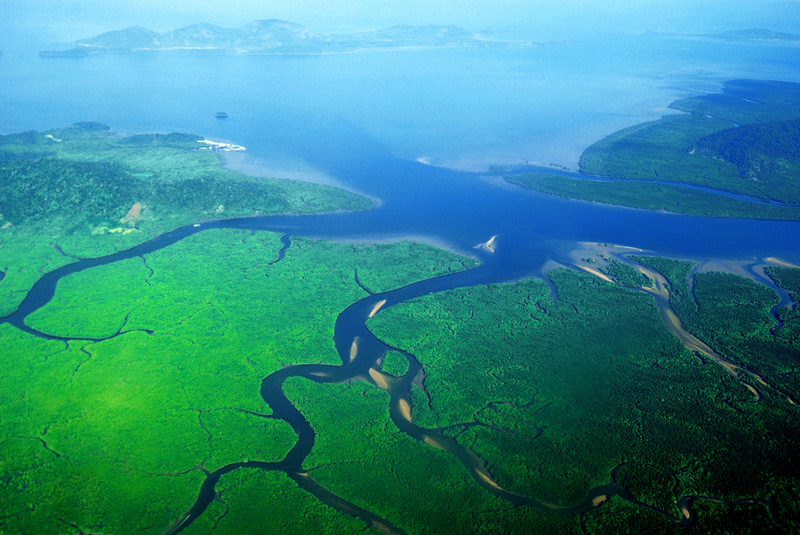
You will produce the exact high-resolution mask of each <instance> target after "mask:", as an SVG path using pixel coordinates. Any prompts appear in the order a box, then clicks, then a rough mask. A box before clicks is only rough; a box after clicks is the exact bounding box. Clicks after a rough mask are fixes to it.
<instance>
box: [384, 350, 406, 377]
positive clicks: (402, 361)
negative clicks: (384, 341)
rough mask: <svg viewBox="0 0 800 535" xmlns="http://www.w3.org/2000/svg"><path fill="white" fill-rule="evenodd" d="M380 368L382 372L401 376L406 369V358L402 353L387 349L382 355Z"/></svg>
mask: <svg viewBox="0 0 800 535" xmlns="http://www.w3.org/2000/svg"><path fill="white" fill-rule="evenodd" d="M381 369H382V370H383V372H384V373H388V374H389V375H394V376H395V377H402V376H403V375H405V374H406V372H407V371H408V359H407V358H406V357H405V355H403V354H402V353H398V352H397V351H389V352H388V353H386V355H385V356H384V357H383V363H382V364H381Z"/></svg>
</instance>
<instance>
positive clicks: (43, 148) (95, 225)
mask: <svg viewBox="0 0 800 535" xmlns="http://www.w3.org/2000/svg"><path fill="white" fill-rule="evenodd" d="M201 139H202V138H200V137H198V136H193V135H189V134H168V135H160V134H152V135H138V136H130V137H119V136H117V135H115V134H114V133H112V132H111V131H110V130H109V129H108V127H107V126H105V125H100V124H97V123H78V124H76V125H73V126H71V127H69V128H64V129H58V130H51V131H49V132H46V133H41V132H25V133H21V134H12V135H8V136H0V227H2V228H0V258H2V264H0V270H2V271H3V272H5V273H6V276H5V278H4V279H3V281H2V283H0V315H5V314H8V313H10V312H12V311H13V310H14V309H15V308H16V306H17V305H18V304H19V302H20V300H21V299H22V298H23V297H24V295H25V293H26V292H27V291H28V289H29V288H30V287H31V285H32V284H33V283H34V282H35V281H36V280H37V279H38V278H39V277H40V276H41V274H42V273H45V272H47V271H51V270H52V269H55V268H57V267H59V266H61V265H64V264H66V263H69V262H72V261H73V259H72V258H70V257H69V256H65V255H64V254H62V252H60V251H59V249H58V248H57V247H56V246H58V247H60V249H61V250H62V251H63V252H64V253H66V254H67V255H73V256H79V257H91V256H101V255H105V254H109V253H111V252H114V251H117V250H121V249H125V248H128V247H131V246H133V245H136V244H138V243H141V242H143V241H146V240H147V239H149V238H151V237H152V236H154V235H156V234H159V233H161V232H165V231H167V230H171V229H173V228H176V227H179V226H182V225H186V224H189V223H192V222H195V221H201V220H204V219H209V218H219V217H233V216H245V215H251V214H256V213H261V214H278V213H289V212H293V213H312V212H320V211H335V210H341V209H345V210H361V209H366V208H369V207H370V206H371V205H372V203H371V201H369V200H368V199H366V198H364V197H361V196H358V195H355V194H353V193H350V192H347V191H343V190H340V189H336V188H331V187H327V186H321V185H317V184H307V183H302V182H295V181H289V180H271V179H263V178H254V177H249V176H247V175H243V174H241V173H237V172H234V171H231V170H228V169H225V168H223V167H222V160H221V157H220V155H219V153H216V152H211V151H207V150H202V151H201V150H198V148H200V147H202V146H203V144H201V143H198V140H201Z"/></svg>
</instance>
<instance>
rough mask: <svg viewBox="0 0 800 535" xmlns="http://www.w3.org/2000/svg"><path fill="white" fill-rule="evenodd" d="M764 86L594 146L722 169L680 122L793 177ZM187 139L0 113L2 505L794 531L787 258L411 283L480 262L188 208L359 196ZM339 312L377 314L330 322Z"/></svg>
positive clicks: (798, 322) (32, 514)
mask: <svg viewBox="0 0 800 535" xmlns="http://www.w3.org/2000/svg"><path fill="white" fill-rule="evenodd" d="M763 91H764V88H763V87H761V86H753V85H751V84H744V83H742V84H738V85H737V84H736V83H734V84H729V86H726V90H725V92H724V93H723V94H722V95H721V96H719V97H718V98H714V99H708V100H707V101H706V100H704V99H702V98H701V99H689V100H687V101H679V102H678V103H676V104H675V105H674V106H675V107H677V108H679V109H682V110H685V111H689V112H691V114H690V115H688V116H680V117H688V119H680V120H679V122H680V121H683V122H685V121H688V123H686V124H689V123H691V124H692V125H693V126H692V127H691V134H687V133H686V132H687V129H686V128H688V127H685V126H681V127H680V128H677V129H676V128H673V126H675V125H674V124H672V123H673V122H674V119H665V120H663V122H656V123H652V124H649V125H647V126H646V127H644V128H639V129H636V128H634V129H632V130H629V131H623V132H627V133H625V134H624V135H623V134H620V135H619V136H617V137H615V138H614V139H612V140H605V141H603V142H601V144H600V145H599V146H600V148H599V149H598V148H597V147H594V148H591V149H590V150H589V151H588V152H587V155H586V157H585V159H584V165H586V166H587V171H591V170H592V169H593V170H594V171H596V172H598V173H600V172H602V173H609V174H613V175H617V174H619V175H620V176H622V175H624V174H625V173H626V172H628V171H625V169H623V168H622V167H620V166H621V165H622V163H621V162H622V161H623V160H625V158H623V157H622V156H620V155H619V154H617V152H615V151H617V150H620V149H619V146H620V143H617V142H615V141H614V140H617V141H619V140H621V139H623V138H625V139H627V136H631V138H630V140H629V142H626V143H621V145H622V146H625V147H628V148H630V150H633V151H634V153H636V151H637V150H640V149H641V147H639V149H637V148H636V147H637V145H636V143H634V141H633V140H634V139H644V138H641V137H640V138H637V137H636V136H645V138H646V139H649V140H653V139H660V140H663V141H664V144H665V145H664V147H665V148H664V150H663V152H662V153H660V154H662V155H663V157H664V159H658V158H659V157H655V156H654V157H653V158H654V159H653V160H652V161H651V162H649V163H646V164H645V163H644V162H642V164H641V165H642V167H641V168H639V169H640V171H641V170H642V169H645V168H646V169H650V170H653V171H655V170H657V169H660V167H659V166H662V165H674V166H675V169H685V170H686V172H687V173H690V171H691V170H693V169H698V168H700V167H702V166H706V167H703V169H706V170H708V169H711V167H708V166H709V165H711V164H709V162H706V161H705V160H697V161H698V162H701V163H685V162H682V161H680V162H679V161H678V160H672V159H671V158H672V156H670V155H674V154H683V152H681V151H682V149H679V148H677V147H679V146H680V147H684V146H685V145H686V143H689V144H691V146H692V147H696V149H694V150H695V153H694V154H693V156H694V155H696V156H697V158H710V159H711V160H713V161H714V162H716V163H715V164H713V165H716V167H714V169H716V171H714V172H715V173H717V174H716V175H714V177H716V178H713V180H711V181H709V182H704V184H706V185H712V186H714V187H718V188H721V189H726V190H728V191H736V192H738V193H743V194H747V195H752V196H756V197H759V198H769V199H780V200H782V201H787V202H793V201H795V200H796V199H795V198H793V197H792V196H791V194H790V191H789V190H790V189H791V188H786V187H785V186H786V181H787V180H789V179H788V178H787V177H788V176H789V175H788V174H786V173H789V174H791V173H790V172H789V171H786V169H791V168H790V167H789V168H782V167H780V166H777V167H775V165H777V164H776V163H775V162H776V161H781V162H783V161H784V160H785V161H786V162H788V163H787V165H789V164H791V165H794V164H792V162H794V161H795V160H794V158H795V155H794V152H793V149H792V147H791V146H790V145H786V146H781V147H778V146H776V147H773V148H772V149H770V150H767V149H765V148H764V147H763V146H762V145H760V144H759V143H757V142H754V141H752V140H753V139H762V138H763V137H764V136H768V135H779V136H782V135H783V134H782V133H780V132H791V131H794V130H793V129H794V128H795V127H796V125H795V124H794V123H785V122H781V121H779V120H778V118H779V116H780V117H784V116H785V113H784V112H781V113H777V112H775V117H774V119H775V121H773V122H766V123H765V122H764V118H765V117H771V116H769V115H768V114H767V112H752V113H749V114H748V112H747V111H746V110H742V109H738V110H737V109H736V106H737V105H739V100H740V99H738V98H736V97H740V96H742V95H747V98H748V99H751V100H756V99H757V97H758V98H762V99H763V98H764V97H763V94H762V92H763ZM770 91H772V93H770V94H772V95H773V97H774V98H773V100H771V101H769V102H771V103H772V104H771V105H772V106H773V107H780V106H782V105H783V104H782V103H784V102H786V100H787V99H788V98H789V97H792V98H794V96H793V95H795V93H793V92H792V91H795V88H794V86H783V85H775V86H774V87H771V88H770ZM780 91H784V93H780ZM726 110H727V111H726ZM705 115H711V116H712V118H705V119H700V117H704V116H705ZM798 116H800V109H798ZM676 117H677V116H676ZM693 121H694V122H693ZM706 121H708V122H706ZM726 121H727V122H726ZM730 121H735V122H737V124H740V125H743V126H741V127H737V130H736V132H735V133H733V134H731V133H725V132H727V130H725V128H727V127H724V124H727V125H729V124H730ZM695 123H696V124H695ZM756 123H757V124H756ZM773 123H774V124H773ZM681 124H683V123H681ZM744 125H754V126H753V128H749V129H746V130H745V127H744ZM700 134H702V136H700V137H697V136H699V135H700ZM717 134H718V136H717ZM732 135H733V136H736V135H739V136H741V142H742V148H741V149H740V150H736V149H733V148H730V147H731V142H730V140H728V139H727V138H726V137H725V136H732ZM715 136H717V137H715ZM720 136H721V137H720ZM203 141H204V140H203V139H202V138H200V137H197V136H192V135H188V134H168V135H164V134H153V135H136V136H123V135H120V134H117V133H115V132H113V131H111V130H110V129H109V128H108V127H106V126H104V125H100V124H96V123H79V124H76V125H73V126H72V127H69V128H64V129H59V130H52V131H49V132H45V133H40V132H26V133H22V134H14V135H8V136H0V212H2V220H1V221H0V223H2V229H0V262H1V263H2V265H0V269H2V272H3V274H4V276H3V277H2V279H0V340H1V341H2V358H3V373H2V374H0V480H2V481H3V483H4V485H3V492H2V495H0V533H8V534H12V533H53V534H64V535H77V534H85V533H105V534H124V533H134V532H137V533H143V534H153V535H157V534H162V533H168V534H174V533H186V534H207V533H212V532H213V533H214V534H216V535H224V534H231V535H234V534H242V533H290V534H298V535H300V534H306V533H328V534H348V533H356V532H364V533H367V532H370V533H374V532H385V533H393V534H402V533H407V534H426V533H436V534H451V533H452V534H464V533H519V534H523V533H525V534H528V533H541V534H575V535H579V534H596V535H612V534H620V533H659V534H684V533H685V534H701V533H702V534H705V533H742V534H744V533H770V534H775V533H778V534H787V535H788V534H791V533H797V532H798V531H800V471H799V470H798V466H800V450H798V448H797V444H798V443H800V412H798V407H797V405H796V403H797V402H798V400H800V366H799V365H798V362H800V312H798V311H800V308H798V303H800V269H799V268H796V267H791V266H788V265H779V264H778V263H776V262H772V263H770V262H766V261H765V262H764V263H763V265H762V266H760V268H759V269H760V270H758V269H753V270H752V271H751V272H749V276H743V275H741V274H734V273H731V272H727V271H726V272H723V271H720V270H714V269H704V267H703V266H702V265H700V264H699V263H697V262H694V261H688V260H684V259H672V258H665V257H660V256H653V255H650V254H648V253H646V252H644V251H637V252H635V253H634V252H632V251H631V250H630V249H623V248H615V247H613V246H606V245H603V246H600V245H599V244H595V245H596V246H597V247H596V248H595V249H585V250H582V251H580V252H579V253H576V254H577V256H576V258H579V257H580V260H577V259H575V260H574V261H573V262H566V261H564V262H563V263H561V264H559V265H556V266H551V267H552V269H549V270H548V271H546V272H543V273H542V274H541V277H540V278H527V279H524V280H518V281H515V282H508V283H493V284H466V283H465V284H463V285H461V286H457V287H454V288H451V289H446V290H444V291H438V290H437V291H433V290H431V291H427V289H428V287H426V286H424V284H425V283H426V282H430V281H432V280H436V279H437V278H440V279H444V278H446V277H447V276H449V277H458V276H462V275H468V274H470V273H475V271H470V270H479V269H481V267H483V266H480V265H479V263H478V262H477V261H476V260H475V259H473V258H467V257H465V256H461V255H458V254H456V253H454V252H450V251H447V250H444V249H441V248H437V247H433V246H431V245H427V244H423V243H416V242H410V241H401V242H397V243H381V244H351V243H338V242H332V241H324V240H319V239H310V238H304V237H297V236H289V235H286V234H285V233H282V232H274V231H268V230H252V229H241V228H210V229H207V230H206V229H200V230H198V229H195V228H194V227H193V225H196V224H199V223H197V222H201V221H206V220H212V219H223V218H229V217H236V216H250V215H254V214H287V213H291V214H311V213H319V212H335V211H340V210H346V211H356V210H364V209H368V208H370V207H371V206H372V205H373V202H372V201H371V200H369V199H366V198H365V197H362V196H359V195H357V194H355V193H351V192H347V191H343V190H340V189H336V188H332V187H327V186H321V185H315V184H308V183H302V182H293V181H287V180H269V179H262V178H255V177H250V176H247V175H244V174H241V173H237V172H234V171H231V170H229V169H226V168H224V167H223V166H222V160H221V156H220V154H219V152H217V151H214V150H200V149H203V148H204V147H207V146H208V144H207V143H203ZM642 142H644V141H642ZM615 143H617V144H616V145H615ZM648 143H649V141H648ZM734 145H735V143H734ZM686 146H688V145H686ZM604 147H605V148H604ZM614 147H617V148H614ZM631 147H633V148H631ZM715 147H716V148H715ZM725 147H727V148H725ZM795 148H796V147H795ZM601 149H602V151H606V150H608V152H602V154H601V152H598V151H600V150H601ZM670 151H672V152H670ZM714 151H716V152H714ZM634 153H631V154H634ZM712 153H713V154H715V155H716V156H715V157H709V156H704V155H703V154H712ZM717 157H718V158H719V159H717ZM693 161H694V160H693ZM771 165H772V166H773V167H770V166H771ZM764 169H769V173H771V174H769V173H768V174H769V177H771V178H769V179H767V178H766V175H764V177H765V178H764V180H763V181H762V182H763V183H760V184H758V185H757V186H758V187H755V186H752V185H750V184H748V185H747V186H746V187H745V186H739V185H738V184H739V182H737V181H741V180H750V179H749V178H748V177H750V176H751V174H752V173H761V172H762V171H763V170H764ZM623 171H625V172H623ZM670 172H671V171H670ZM693 172H694V171H691V173H693ZM708 172H709V173H711V171H708ZM647 173H650V171H641V173H640V174H638V175H636V176H631V177H630V178H638V179H640V180H642V181H631V182H630V184H633V185H638V184H647V182H643V180H646V179H647V178H648V177H649V176H650V175H649V174H647ZM691 173H690V174H691ZM665 174H666V173H665ZM659 176H661V172H659ZM675 176H679V175H675ZM687 176H688V175H687ZM759 176H761V175H759ZM559 179H560V178H559ZM662 179H663V178H662ZM576 180H577V179H576ZM723 186H725V187H724V188H723ZM659 187H667V186H659ZM759 188H760V189H759ZM676 191H677V190H676ZM681 191H684V190H681ZM670 195H671V193H670ZM604 202H605V201H604ZM737 209H738V208H737ZM787 209H788V208H787ZM776 210H777V208H776ZM176 229H178V230H180V229H184V230H183V232H185V235H181V236H182V237H181V238H180V239H177V238H176V239H174V240H172V241H169V242H164V243H163V244H162V245H160V246H158V247H153V248H151V249H142V250H141V251H140V252H137V251H139V250H137V249H133V251H134V253H132V254H129V255H127V256H118V257H114V256H110V257H106V255H113V254H115V253H117V254H119V253H118V252H121V253H124V252H125V251H128V250H131V248H134V247H136V246H139V245H141V244H146V243H147V242H149V241H153V239H154V238H155V239H158V238H157V237H159V236H162V237H163V236H169V235H170V232H175V231H176ZM201 230H202V231H201ZM162 239H166V238H162ZM490 242H492V243H493V242H494V238H493V239H492V240H490ZM487 243H488V242H487ZM484 245H485V244H484ZM487 248H488V247H487ZM586 251H589V252H586ZM488 254H490V253H487V255H488ZM103 258H108V259H110V260H108V261H104V260H103ZM86 259H95V260H97V263H96V264H91V265H88V264H86V261H87V260H86ZM81 263H83V264H81ZM72 265H76V266H77V265H86V266H87V267H86V268H85V269H76V270H75V271H74V272H70V271H65V270H68V269H69V267H70V266H72ZM59 270H61V271H59ZM54 273H55V274H59V273H61V274H62V275H60V276H59V278H58V280H57V284H55V285H54V286H53V288H52V296H49V295H48V296H46V297H47V298H46V299H42V301H41V303H40V304H39V305H37V306H32V305H29V301H28V299H29V298H31V295H34V294H37V292H39V293H42V294H44V293H45V290H41V286H42V284H43V282H42V281H45V282H46V281H47V280H49V279H48V277H50V276H52V274H54ZM418 284H422V285H423V286H415V285H418ZM415 287H418V288H421V289H420V290H419V291H418V292H417V294H416V296H415V297H414V298H412V299H407V300H406V299H401V298H400V297H398V296H401V295H402V294H401V292H402V291H409V292H410V291H412V290H413V288H415ZM409 289H412V290H409ZM782 297H784V298H785V299H786V300H788V301H781V298H782ZM779 305H780V306H779ZM356 320H357V321H356ZM346 321H354V322H355V323H358V326H360V327H363V328H364V330H363V331H358V330H357V329H356V328H355V327H352V326H351V327H352V328H353V329H354V332H358V333H360V334H358V335H357V336H355V337H353V338H352V339H349V338H347V339H344V342H342V339H341V338H337V336H339V334H340V333H341V329H342V324H343V323H345V322H346ZM342 343H344V344H345V345H344V346H342V345H341V344H342Z"/></svg>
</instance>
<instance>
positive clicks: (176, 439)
mask: <svg viewBox="0 0 800 535" xmlns="http://www.w3.org/2000/svg"><path fill="white" fill-rule="evenodd" d="M281 246H282V244H281V241H280V236H279V235H277V234H274V233H269V232H254V233H251V232H249V231H242V230H209V231H205V232H202V233H199V234H195V235H193V236H191V237H189V238H186V239H184V240H182V241H180V242H178V243H176V244H174V245H171V246H169V247H166V248H164V249H162V250H159V251H156V252H153V253H151V254H147V255H145V257H144V258H134V259H130V260H126V261H121V262H117V263H113V264H109V265H106V266H102V267H98V268H92V269H89V270H86V271H82V272H78V273H75V274H72V275H70V276H68V277H66V278H64V279H62V281H61V283H60V284H59V286H58V289H57V292H56V295H55V296H54V298H53V300H52V301H51V302H50V303H49V304H48V305H46V306H45V307H43V308H42V309H40V310H39V311H37V312H36V313H34V314H33V315H31V316H29V318H28V320H27V321H28V324H29V325H31V326H32V327H34V328H35V329H38V330H41V331H43V332H46V333H48V334H55V335H60V336H67V337H94V338H103V337H108V336H113V335H115V333H119V334H118V335H117V336H115V337H112V338H111V339H108V340H104V341H99V342H90V341H88V340H75V341H71V342H70V343H69V344H65V343H64V342H62V341H53V340H44V339H41V338H36V337H33V336H31V335H29V334H25V333H22V332H20V331H18V330H16V329H15V328H13V327H11V326H10V325H0V338H2V340H3V358H4V359H5V364H6V369H7V372H5V373H4V374H3V376H2V378H0V409H1V410H0V480H2V481H4V482H5V484H6V485H5V491H4V493H3V495H2V497H0V531H2V532H6V533H62V532H63V533H76V532H78V530H82V531H83V532H85V533H90V532H94V533H100V532H102V533H130V532H133V531H141V532H143V533H162V532H164V531H165V529H166V528H167V527H168V526H169V525H171V524H172V523H173V522H174V521H175V520H176V519H178V518H179V517H180V515H182V514H183V513H185V511H186V510H188V508H189V506H190V505H191V503H192V502H193V501H194V499H195V497H196V496H197V492H198V489H199V485H200V482H201V481H202V479H203V477H204V474H205V472H206V471H213V470H216V469H218V468H220V467H221V466H223V465H225V464H228V463H231V462H238V461H244V460H264V461H277V460H280V459H281V458H282V457H283V456H284V455H285V454H286V453H287V452H288V451H289V449H290V448H291V447H292V446H293V445H294V442H295V440H296V437H295V435H294V433H293V432H292V430H291V428H290V427H289V426H288V424H286V423H284V422H282V421H279V420H273V419H269V418H266V417H265V416H268V415H269V413H270V408H269V407H267V406H266V405H265V404H264V403H263V401H262V399H261V398H260V396H259V389H260V381H261V379H262V378H263V377H265V376H266V375H268V374H270V373H272V372H274V371H276V370H279V369H280V368H282V367H283V366H284V365H289V364H300V363H327V364H337V363H339V362H340V357H339V355H338V354H337V353H336V350H335V347H334V345H333V340H332V337H333V328H334V322H335V319H336V316H337V314H338V313H339V312H340V311H341V310H343V309H344V308H346V307H347V306H348V305H349V304H350V303H352V302H353V301H355V300H357V299H359V298H361V297H365V296H366V295H367V293H366V292H365V291H364V290H363V289H362V288H361V287H359V285H358V284H357V283H356V281H355V278H354V273H355V272H356V270H359V271H360V272H364V273H370V276H371V277H372V280H374V281H375V284H376V285H379V286H384V285H386V281H385V280H383V278H382V277H381V273H386V274H387V277H388V278H387V280H392V281H394V282H397V283H398V284H400V285H402V284H408V283H410V282H412V281H413V280H414V279H415V278H419V277H425V276H430V275H434V276H435V275H438V274H443V273H448V272H450V269H451V266H452V265H453V262H454V261H457V260H458V259H457V257H456V256H455V255H453V254H452V253H448V252H446V251H443V250H439V249H434V248H432V247H426V248H419V249H416V251H417V253H418V254H424V255H427V257H428V258H427V259H425V264H426V265H429V266H437V267H436V269H434V270H433V271H426V272H425V273H419V272H418V271H416V268H415V267H414V263H413V262H409V264H408V265H405V266H404V265H402V264H399V263H398V262H397V261H395V262H394V263H392V264H391V265H386V264H385V263H384V262H382V260H381V257H380V256H377V255H373V254H370V253H369V252H368V248H367V247H363V246H362V247H353V246H351V245H346V244H331V243H328V242H321V241H312V240H305V239H293V240H292V245H291V247H290V248H289V249H288V250H287V251H286V255H285V257H284V258H283V259H282V260H281V261H279V262H274V261H275V260H276V259H277V256H278V251H279V249H280V248H281ZM398 247H399V248H400V250H407V246H406V245H404V244H401V245H398ZM382 248H383V249H385V250H387V255H389V256H390V257H391V256H392V252H391V246H390V245H383V246H382ZM12 363H13V365H12ZM384 424H385V422H384V423H383V424H381V425H384ZM281 477H283V478H284V479H285V476H284V475H283V474H278V475H275V476H272V475H270V476H261V475H259V476H247V477H246V478H243V479H242V478H239V476H236V475H233V474H230V475H227V476H225V478H224V479H223V483H222V486H221V490H222V491H223V495H222V497H221V500H222V502H221V503H224V504H225V505H221V504H217V505H219V507H221V508H222V510H225V509H226V508H228V507H229V508H230V510H231V512H232V513H231V517H230V519H228V520H225V521H224V522H222V521H221V520H215V522H219V526H220V528H219V529H220V530H221V531H222V527H221V526H223V525H224V526H230V527H227V528H225V529H226V530H228V531H227V532H229V533H243V532H249V527H252V526H255V525H257V524H258V523H259V522H267V520H266V519H265V518H264V517H262V516H258V517H257V518H256V517H254V516H253V515H262V514H263V513H264V511H262V510H261V509H260V508H258V507H256V504H258V503H263V504H264V507H274V506H275V504H276V500H278V499H279V498H278V497H279V496H284V497H285V499H286V500H287V502H286V504H284V505H285V506H286V507H287V508H291V507H293V506H294V505H296V507H294V509H293V511H291V512H290V511H284V512H283V513H280V514H279V513H277V512H276V513H275V514H274V515H273V519H274V522H275V523H273V524H269V523H267V524H264V525H271V526H278V525H283V524H285V523H289V522H294V521H298V522H300V521H301V520H302V519H303V518H305V520H303V522H305V524H301V525H305V526H307V527H308V528H309V529H312V528H313V526H318V525H321V524H323V523H325V522H328V521H329V520H331V519H332V514H331V511H329V510H328V509H327V507H324V506H321V505H319V504H318V503H317V502H316V501H315V500H314V499H312V498H310V497H308V496H304V495H302V494H301V493H300V491H299V490H297V489H296V488H295V484H294V483H292V482H287V481H285V480H284V479H281ZM245 479H246V481H245ZM258 481H260V482H262V483H264V484H266V483H270V484H273V483H274V484H275V485H276V486H275V493H276V494H275V495H273V496H270V495H269V493H268V492H266V494H261V496H263V502H258V501H256V497H257V496H258V495H253V494H250V490H252V489H253V488H254V486H255V485H256V482H258ZM234 487H235V488H234ZM262 492H264V491H262ZM270 504H272V505H270ZM217 505H215V506H214V507H217ZM215 510H216V511H217V513H219V509H215ZM304 511H305V512H304ZM217 513H213V512H212V515H211V517H212V518H215V515H216V514H217ZM281 514H282V515H283V516H281ZM237 515H238V516H237ZM226 518H227V516H226ZM234 519H236V520H234ZM326 519H327V520H326ZM73 525H74V526H78V528H74V527H71V526H73ZM359 525H363V523H360V524H359ZM200 526H205V528H202V527H201V528H198V529H199V531H198V532H203V529H208V526H209V524H203V523H201V524H200ZM248 526H249V527H248ZM331 526H334V527H336V526H338V528H337V529H338V532H340V533H346V532H352V529H353V528H352V525H351V524H349V523H348V521H347V519H343V520H338V521H333V522H332V523H331ZM245 528H247V529H245Z"/></svg>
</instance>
